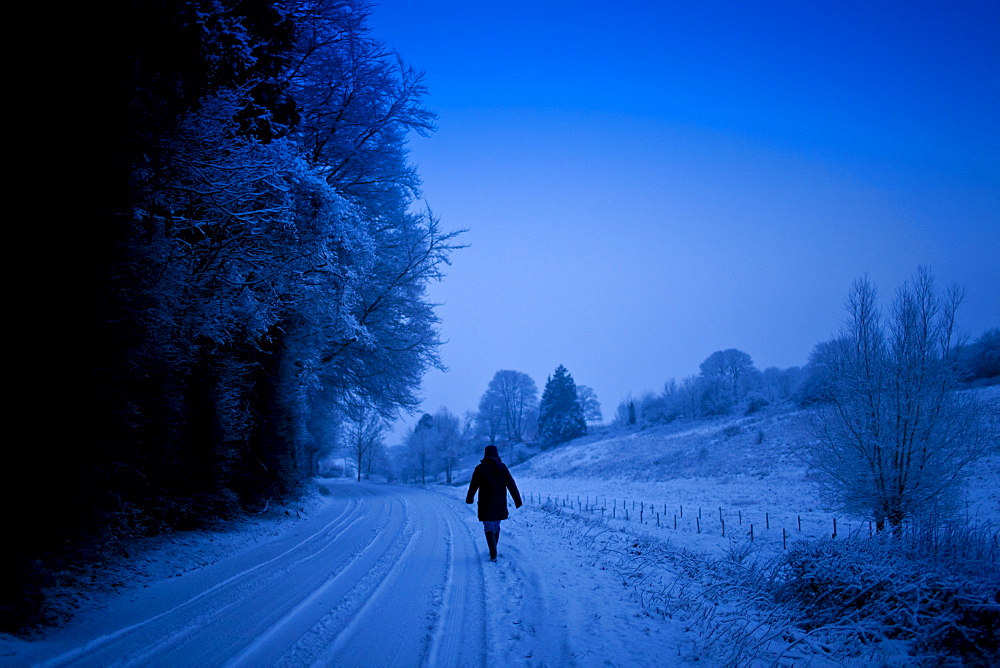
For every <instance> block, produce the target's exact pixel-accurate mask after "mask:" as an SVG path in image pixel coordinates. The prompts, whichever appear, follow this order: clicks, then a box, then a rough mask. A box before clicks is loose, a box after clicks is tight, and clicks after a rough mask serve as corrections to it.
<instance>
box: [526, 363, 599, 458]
mask: <svg viewBox="0 0 1000 668" xmlns="http://www.w3.org/2000/svg"><path fill="white" fill-rule="evenodd" d="M586 433H587V422H586V421H585V420H584V419H583V409H582V408H581V407H580V403H579V402H578V401H577V394H576V383H575V382H573V376H571V375H570V373H569V372H568V371H566V367H564V366H563V365H562V364H560V365H559V366H558V367H557V368H556V371H555V374H553V375H551V376H549V379H548V381H547V382H546V383H545V391H544V392H543V393H542V403H541V406H540V408H539V415H538V434H539V436H540V437H541V439H542V442H543V443H545V444H546V445H556V444H558V443H564V442H566V441H568V440H570V439H573V438H576V437H578V436H583V435H584V434H586Z"/></svg>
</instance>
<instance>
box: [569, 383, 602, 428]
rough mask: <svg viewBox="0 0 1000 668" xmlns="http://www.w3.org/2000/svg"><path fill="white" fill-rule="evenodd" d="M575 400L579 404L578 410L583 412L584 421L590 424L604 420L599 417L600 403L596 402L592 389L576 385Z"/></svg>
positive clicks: (595, 394)
mask: <svg viewBox="0 0 1000 668" xmlns="http://www.w3.org/2000/svg"><path fill="white" fill-rule="evenodd" d="M576 399H577V401H578V402H580V410H582V411H583V419H584V420H586V421H587V422H588V423H590V424H595V423H599V422H601V421H603V420H604V417H603V416H602V415H601V402H600V401H598V400H597V393H596V392H594V390H593V389H591V388H590V387H587V386H586V385H577V386H576Z"/></svg>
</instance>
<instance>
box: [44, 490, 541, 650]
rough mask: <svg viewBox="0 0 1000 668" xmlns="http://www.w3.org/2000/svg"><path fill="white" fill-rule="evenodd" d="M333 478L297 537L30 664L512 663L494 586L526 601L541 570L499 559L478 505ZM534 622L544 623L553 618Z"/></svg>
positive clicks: (120, 613) (73, 632)
mask: <svg viewBox="0 0 1000 668" xmlns="http://www.w3.org/2000/svg"><path fill="white" fill-rule="evenodd" d="M327 489H328V491H329V495H328V497H327V499H328V501H327V503H326V504H325V506H324V507H323V508H322V510H321V511H319V512H317V513H314V514H313V515H312V516H311V517H310V518H309V519H306V520H303V521H302V522H300V523H298V524H296V525H295V526H294V528H292V529H290V530H289V531H287V532H285V533H284V534H282V535H280V536H278V537H277V538H275V539H273V540H271V541H269V542H267V543H264V544H261V545H259V546H254V547H253V548H251V549H247V550H245V551H242V552H240V553H238V554H236V555H233V556H232V557H229V558H227V559H225V560H223V561H220V562H218V563H216V564H213V565H212V566H209V567H206V568H203V569H200V570H197V571H192V572H190V573H186V574H184V575H183V576H181V577H177V578H171V579H169V580H167V581H163V582H160V583H158V584H156V585H154V586H152V587H150V588H149V589H148V590H147V592H148V593H147V594H146V595H144V596H142V597H141V598H140V599H136V600H131V601H124V602H121V603H120V604H117V605H114V606H111V608H109V609H107V610H104V611H102V612H101V614H100V615H94V616H93V617H92V618H91V619H89V620H86V621H83V622H81V623H80V624H77V625H76V627H74V628H72V629H66V633H65V634H62V635H65V636H66V640H65V641H60V638H59V637H58V635H59V634H57V637H55V638H53V641H54V642H52V643H48V644H47V648H48V652H47V653H48V656H45V657H35V658H33V659H32V660H31V663H34V664H40V665H46V666H49V665H51V666H63V665H70V666H111V665H120V666H156V665H160V666H181V665H199V666H227V665H232V666H260V665H278V666H292V665H294V666H302V665H323V666H325V665H348V666H364V665H378V666H389V665H404V666H415V665H430V666H436V665H441V666H458V665H486V664H491V663H494V659H496V661H500V662H502V661H503V660H504V655H505V654H506V653H507V652H506V649H507V648H508V647H509V646H510V643H508V642H506V639H505V638H498V637H496V633H497V630H496V629H495V628H494V629H492V630H491V631H488V625H487V614H488V609H487V606H486V603H485V598H486V593H487V590H488V589H489V590H491V593H492V595H493V597H496V596H501V597H502V598H504V599H506V598H508V590H510V591H511V592H512V593H510V594H509V595H510V597H513V598H518V599H519V598H523V597H524V596H525V593H524V591H523V589H524V588H525V587H531V581H532V578H530V577H521V576H520V575H518V571H517V570H516V569H513V568H512V567H510V566H509V565H508V566H506V567H498V566H497V565H495V564H490V563H489V562H488V561H487V560H486V558H485V556H484V552H485V547H486V544H485V541H483V540H481V535H480V533H479V531H480V529H479V524H478V523H477V522H476V521H475V515H474V513H472V512H469V510H468V507H466V506H464V505H463V504H461V503H460V502H459V501H457V500H456V499H454V498H450V497H448V496H445V495H442V494H437V493H433V492H429V491H425V490H421V489H412V488H406V487H394V486H386V485H372V484H365V483H360V484H344V483H331V484H329V485H327ZM480 543H482V545H480ZM511 547H513V546H511ZM515 549H516V548H515ZM487 571H489V572H487ZM501 588H502V589H503V590H504V591H503V592H501V591H500V590H501ZM514 605H515V606H516V601H515V602H514ZM501 607H502V608H503V609H504V611H505V612H503V611H501V614H508V615H509V614H513V613H512V610H511V605H503V604H502V605H501ZM534 612H535V613H536V614H539V615H540V614H543V611H542V610H541V609H540V608H535V609H534ZM495 616H496V615H494V617H495ZM530 616H532V617H533V616H535V615H530ZM513 623H515V624H520V623H522V622H521V621H520V620H514V622H513ZM526 626H530V627H532V628H536V627H537V628H538V629H543V628H545V626H544V620H541V619H539V620H529V623H528V624H526ZM490 633H493V634H494V637H490ZM81 639H84V640H83V642H81ZM68 645H75V646H68ZM509 649H512V650H514V651H521V650H518V649H516V648H514V647H509ZM526 651H527V652H528V653H529V654H530V653H531V651H532V650H530V649H528V650H526ZM552 658H553V660H558V657H552Z"/></svg>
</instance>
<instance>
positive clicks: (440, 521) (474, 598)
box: [0, 387, 1000, 666]
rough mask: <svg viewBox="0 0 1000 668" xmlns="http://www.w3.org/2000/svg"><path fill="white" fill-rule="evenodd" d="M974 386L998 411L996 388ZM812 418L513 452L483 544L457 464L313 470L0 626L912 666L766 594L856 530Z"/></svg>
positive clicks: (99, 636)
mask: <svg viewBox="0 0 1000 668" xmlns="http://www.w3.org/2000/svg"><path fill="white" fill-rule="evenodd" d="M981 395H982V397H983V398H984V399H985V400H987V401H988V402H990V405H991V411H992V414H993V416H994V419H996V416H1000V387H994V388H989V389H987V390H982V391H981ZM809 419H810V416H809V413H808V412H806V411H794V412H774V413H761V414H758V415H754V416H751V417H746V418H731V419H720V420H716V421H712V422H702V423H690V424H686V425H684V424H675V425H671V426H669V427H664V428H660V429H650V430H645V431H640V432H626V433H618V434H605V435H603V436H591V437H586V438H584V439H580V440H579V441H577V442H574V443H571V444H568V445H566V446H563V447H560V448H555V449H553V450H550V451H547V452H544V453H541V454H539V455H538V456H536V457H534V458H532V459H531V460H528V461H527V462H524V463H523V464H521V465H519V466H516V467H513V468H512V472H513V474H514V476H515V478H516V479H517V481H518V484H519V487H520V489H521V492H522V495H523V497H524V499H525V502H526V504H525V506H524V507H522V508H521V509H519V510H516V511H515V510H513V509H512V512H511V519H510V520H508V521H506V522H505V523H504V525H503V530H502V533H501V539H500V548H499V551H500V558H499V560H498V562H497V563H495V564H494V563H490V562H489V561H488V558H487V555H486V543H485V540H484V539H483V535H482V529H481V525H480V524H479V523H478V522H477V521H476V517H475V507H474V506H469V505H466V504H465V503H464V495H465V489H464V486H463V485H461V484H459V485H457V486H454V487H446V486H436V487H432V488H428V489H419V488H414V487H408V486H401V485H384V484H374V483H360V484H358V483H353V482H346V481H317V485H318V487H319V488H320V489H321V490H322V491H323V492H324V493H323V494H322V495H316V496H315V497H313V498H311V499H309V500H308V502H307V503H304V504H303V505H301V506H300V507H297V508H282V509H277V510H274V509H272V511H270V513H269V514H268V515H264V516H261V517H260V518H259V519H258V520H257V521H255V522H252V523H245V524H241V525H236V526H230V527H227V528H226V530H224V531H217V532H207V531H203V532H191V533H185V534H177V535H176V536H172V537H164V538H160V539H158V540H156V541H150V542H149V543H147V544H146V546H145V547H144V548H142V549H140V550H138V551H137V552H136V553H135V554H133V556H132V557H131V558H129V559H124V558H120V559H118V560H117V561H114V562H111V561H109V562H108V564H106V565H105V568H104V569H103V570H102V571H99V572H98V571H95V572H94V573H93V574H92V576H91V580H92V585H91V586H88V587H86V588H83V589H80V588H77V589H76V590H74V591H64V592H62V594H63V595H62V597H61V600H62V601H64V604H65V605H66V606H67V607H68V608H71V609H72V611H73V612H74V613H75V616H74V618H73V619H72V621H71V622H70V623H69V624H68V625H66V626H65V627H64V628H61V629H58V630H55V631H52V632H50V633H49V634H48V635H47V636H45V637H42V638H38V639H35V640H33V641H30V642H29V641H23V640H17V639H13V638H3V639H2V640H0V664H2V665H95V666H97V665H100V666H103V665H135V666H140V665H289V666H291V665H317V666H322V665H389V664H392V665H414V666H416V665H432V666H433V665H442V666H446V665H447V666H451V665H487V666H507V665H523V666H557V665H559V666H562V665H567V666H572V665H578V666H597V665H620V666H626V665H627V666H663V665H687V664H691V665H694V664H697V665H761V666H764V665H806V664H808V665H815V666H822V665H844V664H846V665H920V662H921V657H919V656H916V657H914V656H909V655H908V654H907V648H906V646H905V644H903V643H895V644H894V643H892V642H882V643H877V644H874V645H873V646H871V647H865V648H861V647H854V646H852V645H851V644H849V641H847V640H844V639H843V637H841V638H840V639H839V640H838V638H836V637H833V636H830V637H828V636H817V635H815V634H810V633H806V632H803V631H801V630H799V629H798V628H797V627H796V626H795V625H794V624H793V623H792V621H791V619H790V617H789V616H788V614H786V612H784V611H782V610H781V609H779V608H775V607H774V606H772V605H770V604H769V603H767V602H766V601H763V600H760V599H759V596H760V588H759V584H760V583H759V580H760V579H761V578H762V577H765V576H766V575H767V573H768V572H769V571H768V570H767V568H768V564H770V563H774V557H777V556H780V555H782V554H783V553H784V552H785V551H786V550H791V549H794V546H795V542H796V541H799V540H801V539H803V538H830V537H831V536H832V535H833V527H834V520H835V519H836V521H837V534H838V540H839V539H843V538H845V537H846V536H848V535H850V534H861V535H867V533H868V525H867V523H865V522H862V521H860V520H858V519H856V518H850V517H847V516H843V515H840V514H838V513H837V512H835V511H834V510H833V509H831V508H829V507H826V506H824V504H823V503H822V501H821V500H820V499H819V498H818V496H817V494H816V489H815V487H814V485H813V483H812V482H811V481H810V480H809V478H808V475H807V473H806V470H805V468H804V466H803V464H802V463H801V460H800V457H799V455H798V452H799V450H800V448H801V447H802V446H803V445H804V444H807V443H808V439H809V438H810V436H809ZM998 480H1000V452H998V453H995V454H993V455H992V456H990V457H988V458H986V459H984V460H982V461H980V462H979V463H977V464H976V466H975V468H974V469H973V471H972V475H971V477H970V481H969V482H970V484H969V485H968V487H967V488H966V490H965V499H966V506H965V507H966V514H967V517H968V519H970V520H972V521H974V522H976V523H979V524H984V523H985V524H989V525H991V526H992V527H993V531H995V530H996V529H995V528H996V527H997V526H1000V485H998V484H997V481H998ZM800 521H801V529H800ZM675 522H676V524H675ZM751 526H752V535H751ZM723 534H724V535H723ZM844 637H849V636H844ZM834 640H838V642H840V644H839V645H836V644H835V643H834V642H833V641H834Z"/></svg>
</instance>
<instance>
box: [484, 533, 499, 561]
mask: <svg viewBox="0 0 1000 668" xmlns="http://www.w3.org/2000/svg"><path fill="white" fill-rule="evenodd" d="M486 544H487V545H489V546H490V561H496V560H497V535H496V534H495V533H493V532H492V531H487V532H486Z"/></svg>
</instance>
